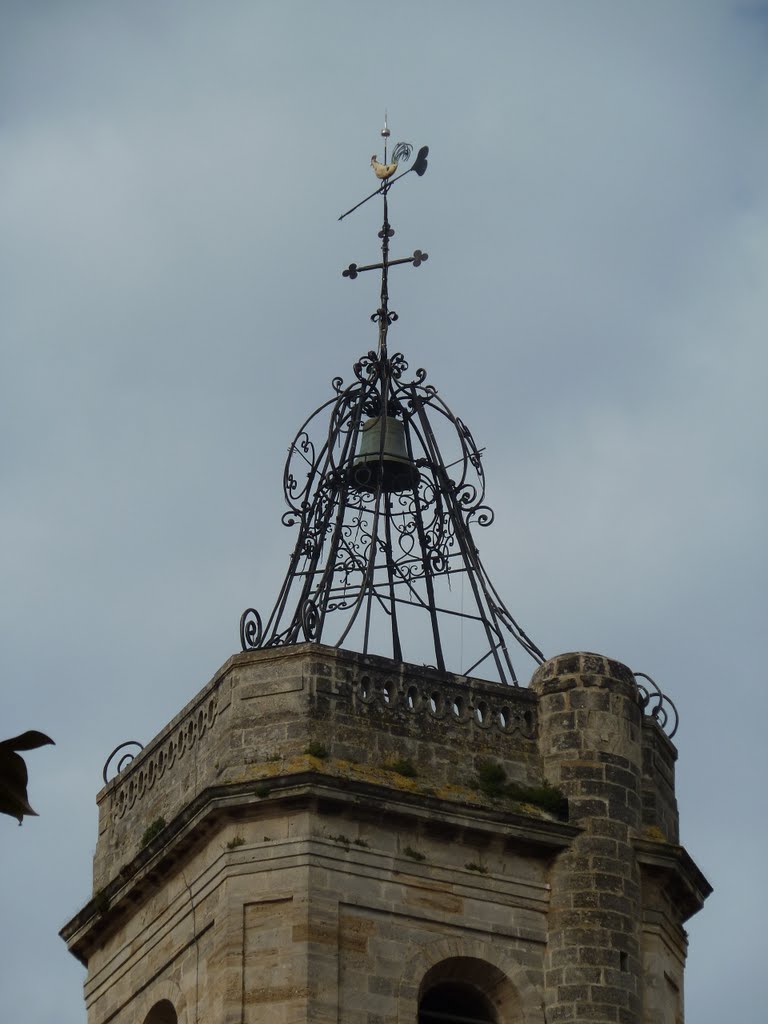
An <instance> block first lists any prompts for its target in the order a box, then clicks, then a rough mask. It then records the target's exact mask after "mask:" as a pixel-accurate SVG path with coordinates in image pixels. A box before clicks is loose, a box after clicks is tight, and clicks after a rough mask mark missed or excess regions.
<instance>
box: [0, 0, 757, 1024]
mask: <svg viewBox="0 0 768 1024" xmlns="http://www.w3.org/2000/svg"><path fill="white" fill-rule="evenodd" d="M767 30H768V5H766V4H764V3H749V2H736V0H734V2H730V3H729V2H726V0H722V2H714V0H712V2H706V0H666V2H648V0H642V2H641V0H637V2H634V0H627V2H625V3H605V2H598V0H536V2H533V0H531V2H510V0H507V2H498V3H496V2H483V3H474V4H470V3H468V2H465V3H457V2H446V0H442V2H436V0H433V2H425V0H421V2H417V0H411V2H409V3H404V2H401V0H392V2H391V3H389V4H386V5H382V4H378V3H377V4H373V3H368V2H362V0H358V2H355V3H352V2H349V3H344V2H338V0H336V2H326V3H323V4H316V3H310V2H293V3H290V2H285V3H276V2H256V0H252V2H246V0H228V2H227V3H214V2H191V0H189V2H183V3H182V2H165V3H162V4H161V3H151V2H145V0H133V2H131V3H118V2H108V0H100V2H97V0H89V2H85V0H83V2H76V0H69V2H66V3H60V2H44V0H37V2H34V3H29V2H24V0H3V2H0V104H1V106H0V310H2V313H0V317H1V319H0V329H1V331H2V333H1V335H0V338H1V340H2V371H0V537H1V538H2V541H1V542H0V574H1V578H2V581H3V586H2V592H1V593H0V602H1V605H0V610H1V613H0V630H2V638H1V640H0V666H1V671H2V676H1V678H2V684H3V687H4V693H5V700H4V703H3V708H4V710H3V717H2V727H1V728H0V733H1V734H2V736H3V737H4V736H9V735H13V734H14V733H16V732H20V731H22V730H24V729H27V728H37V729H41V730H43V731H45V732H48V733H49V734H50V735H51V736H53V737H54V738H55V740H56V743H57V746H55V747H46V748H43V749H42V750H39V751H35V752H32V753H30V754H29V755H28V758H27V760H28V764H29V766H30V774H31V784H30V799H31V802H32V804H33V806H34V807H35V808H36V809H37V810H38V811H39V812H40V817H39V818H37V819H28V820H27V821H26V822H25V825H24V827H23V828H22V829H18V828H17V827H16V826H15V823H14V822H13V821H12V820H11V819H10V818H3V819H2V820H0V830H2V832H3V839H2V846H1V847H0V858H1V863H2V867H3V871H2V877H3V880H4V881H3V886H2V893H1V894H0V907H2V914H1V916H2V920H3V922H4V928H3V930H2V938H0V950H1V953H0V993H2V1005H3V1010H2V1015H3V1017H4V1018H7V1019H8V1020H18V1021H23V1022H24V1024H51V1022H53V1021H56V1022H57V1024H83V1022H84V1021H85V1010H84V1005H83V1002H82V994H81V985H82V981H83V978H84V972H83V970H82V969H81V967H80V965H79V964H77V963H76V961H75V960H74V959H72V958H71V957H69V955H68V954H67V952H66V949H65V947H64V945H63V943H62V942H61V940H60V939H59V938H58V936H57V932H58V929H59V928H60V927H61V926H62V924H63V923H64V922H65V921H66V920H67V919H68V918H69V917H70V916H72V915H73V914H74V913H75V912H76V911H77V910H78V909H79V908H80V907H81V906H82V905H83V904H84V903H85V902H86V900H87V899H88V897H89V895H90V881H91V880H90V870H91V863H90V860H91V855H92V852H93V848H94V846H95V841H96V811H95V800H94V798H95V794H96V792H97V790H98V789H99V787H100V785H101V767H102V764H103V761H104V757H105V756H106V754H107V753H108V752H109V751H110V750H111V749H112V748H113V747H114V746H115V745H116V744H117V743H119V742H121V741H122V740H124V739H130V738H135V739H139V740H142V741H144V742H146V741H148V740H149V739H150V738H151V737H152V736H153V735H154V734H155V733H156V732H157V731H158V730H159V729H160V728H162V726H163V725H164V724H165V723H166V722H167V721H168V720H169V719H170V718H171V717H172V716H173V715H174V714H175V713H176V711H177V710H179V708H180V707H181V706H182V705H183V704H184V703H185V702H186V701H187V700H189V698H190V697H191V696H192V695H193V694H194V693H195V692H196V691H197V690H198V689H199V688H200V687H201V686H202V685H203V684H204V683H205V682H206V681H207V680H208V678H209V677H210V676H211V675H212V674H213V672H214V671H215V670H216V668H217V667H218V666H219V665H220V664H221V663H223V662H224V661H225V660H226V658H227V657H228V656H229V655H230V654H231V653H233V652H234V651H235V649H236V648H237V647H238V639H237V626H238V619H239V615H240V612H241V611H242V609H243V608H244V607H245V606H246V605H250V604H254V605H256V606H257V607H260V608H264V609H266V608H267V607H268V606H269V605H270V604H271V602H272V600H273V599H274V597H275V595H276V593H277V589H278V587H279V585H280V582H281V579H282V575H283V572H284V570H285V567H286V564H287V559H288V554H289V551H290V548H291V545H292V534H291V533H290V532H289V531H288V530H286V529H285V528H284V527H283V526H282V525H281V523H280V515H281V514H282V511H283V505H282V491H281V478H282V462H283V458H284V455H285V451H286V448H287V445H288V443H289V441H290V439H291V437H292V436H293V432H294V431H295V429H296V428H297V427H298V425H299V424H300V423H301V422H302V420H303V419H304V417H305V416H306V415H307V414H308V413H309V412H310V411H311V410H312V409H313V408H314V407H315V406H317V405H319V404H320V403H321V402H322V401H324V400H325V399H326V398H327V397H329V395H330V380H331V378H332V377H334V376H335V375H337V374H341V375H343V376H344V377H345V378H347V379H348V378H349V375H350V369H351V364H352V362H354V361H355V360H356V359H357V358H358V357H359V356H360V355H361V354H362V353H363V352H365V351H367V350H368V349H369V348H370V347H372V346H373V345H374V343H375V333H374V331H373V329H372V327H371V324H370V322H369V320H368V317H369V314H370V312H372V310H373V309H375V308H376V304H377V297H376V294H375V285H374V284H373V283H372V282H371V281H368V280H365V279H363V278H361V279H358V281H356V282H354V283H350V282H348V281H345V280H343V279H342V277H341V274H340V271H341V269H342V268H343V267H345V266H347V265H348V264H349V263H350V262H352V261H355V262H360V263H363V262H366V261H368V259H369V258H371V257H373V256H374V254H375V251H376V244H377V239H376V232H377V230H378V227H379V224H378V218H379V211H378V210H377V209H375V208H374V204H369V206H367V207H364V208H363V209H362V210H360V211H359V212H358V213H357V214H356V215H355V216H353V217H350V218H349V219H348V220H345V221H344V222H342V223H341V224H339V223H338V222H337V220H336V218H337V216H338V215H339V213H341V212H342V211H343V210H345V209H347V208H348V207H349V206H351V205H352V204H353V203H354V202H355V201H357V200H358V199H359V198H362V196H364V195H365V194H366V193H367V192H368V191H369V190H371V189H372V188H373V187H374V185H373V179H372V176H371V173H370V169H369V167H368V161H369V158H370V154H371V153H372V152H373V151H374V149H376V148H377V144H378V143H379V142H380V139H379V137H378V132H379V129H380V127H381V122H382V115H383V111H384V108H385V107H387V108H388V109H389V114H390V122H391V126H392V129H393V137H394V138H395V139H407V140H408V141H411V142H412V143H414V144H415V145H421V144H425V143H426V144H429V146H430V167H429V171H428V173H427V175H426V176H425V177H424V178H423V179H420V180H417V179H416V178H415V177H414V178H412V179H409V181H408V183H407V187H405V184H404V186H403V187H402V189H401V190H400V192H399V193H393V200H392V210H391V213H392V220H393V224H394V226H395V228H396V231H397V235H396V238H395V244H396V245H397V246H400V247H402V249H403V251H404V252H406V253H408V252H411V251H412V250H413V249H414V248H416V247H419V248H422V249H425V250H427V251H428V252H429V254H430V260H429V263H428V264H427V265H425V266H424V267H422V268H421V269H420V270H419V271H418V272H411V271H403V272H402V273H401V274H400V275H398V277H397V280H396V281H394V282H393V284H392V289H391V291H392V301H393V305H394V307H395V308H396V309H397V311H398V313H399V314H400V320H399V322H398V323H397V325H396V327H395V328H393V332H392V334H391V335H390V340H391V344H392V347H393V348H398V349H402V350H403V351H404V352H405V353H406V355H407V356H408V358H409V361H410V364H411V366H412V367H414V368H415V367H417V366H425V367H427V369H428V370H429V374H430V381H431V382H432V383H433V384H435V385H436V386H437V387H438V389H439V391H440V393H441V395H442V396H443V397H444V398H445V399H446V401H447V402H448V403H449V405H450V406H451V407H452V409H453V410H454V411H455V412H456V413H457V414H458V415H459V416H461V417H462V418H463V419H464V420H465V421H466V422H467V423H468V424H469V425H470V427H471V428H472V430H473V433H474V435H475V437H476V439H477V441H478V444H480V445H485V446H486V448H487V451H486V456H485V468H486V473H487V476H488V482H489V500H490V503H491V504H492V506H493V507H494V509H495V511H496V522H495V524H494V526H493V527H491V528H490V529H489V530H488V531H486V532H483V533H482V536H480V537H478V541H479V543H480V546H481V552H482V555H483V559H484V562H485V565H486V567H487V568H488V570H489V573H490V575H491V578H492V580H493V581H494V583H495V585H496V586H497V588H498V589H499V591H500V592H501V593H502V595H503V596H504V598H505V601H506V603H507V604H508V606H509V607H510V609H511V611H512V612H513V614H515V615H516V617H518V618H519V620H520V621H521V623H522V624H523V626H524V627H525V629H526V630H527V632H528V633H529V634H530V635H531V636H532V637H533V638H534V640H535V641H536V642H537V643H538V645H539V646H540V647H542V648H543V650H544V651H545V653H546V654H547V655H552V654H556V653H560V652H563V651H567V650H585V649H587V650H589V649H591V650H597V651H600V652H603V653H605V654H608V655H611V656H613V657H616V658H618V659H620V660H621V661H624V662H625V663H627V664H629V665H630V666H631V667H632V668H633V669H635V670H636V671H645V672H648V673H650V674H651V675H652V676H653V677H654V678H655V679H656V680H657V681H658V682H659V683H660V685H661V686H662V688H663V689H664V690H665V691H667V692H668V693H669V694H670V696H671V697H672V698H673V699H674V700H675V702H676V704H677V706H678V708H679V709H680V712H681V718H682V724H681V727H680V731H679V733H678V736H677V737H676V742H677V744H678V747H679V750H680V761H679V765H678V799H679V803H680V808H681V825H682V838H683V842H684V843H685V845H686V847H687V848H688V850H689V852H690V853H691V854H692V856H693V857H694V859H695V860H696V861H697V863H698V864H699V866H700V867H701V868H702V870H703V871H704V873H705V874H706V875H707V876H708V877H709V879H710V881H711V882H712V883H713V884H714V886H715V893H714V895H713V896H712V897H711V899H710V900H709V902H708V904H707V906H706V908H705V910H704V912H703V913H702V914H701V915H700V916H699V917H697V918H695V919H694V920H692V921H691V923H690V936H691V948H690V958H689V966H688V971H687V983H686V989H687V991H686V1002H687V1019H688V1021H689V1022H690V1024H721V1022H722V1021H723V1020H724V1019H733V1020H739V1021H740V1022H743V1024H749V1022H755V1024H757V1022H759V1021H762V1020H763V1019H764V1014H765V1010H764V1000H763V997H762V986H761V985H760V983H759V979H760V978H761V976H762V963H763V959H764V951H765V941H764V923H765V919H766V914H767V913H768V906H766V899H765V884H764V870H765V848H766V839H767V838H768V837H767V836H766V831H767V829H768V826H766V814H765V811H766V800H765V792H764V788H765V787H764V781H763V780H764V776H765V772H766V754H765V750H766V745H765V739H764V721H765V716H766V713H767V712H768V697H767V696H766V681H765V675H764V671H763V657H762V655H760V650H761V649H762V642H763V634H764V622H765V580H766V568H767V567H766V558H765V549H766V545H765V523H766V459H765V437H766V402H765V397H764V396H765V390H766V378H767V376H768V375H767V373H766V360H767V357H766V342H765V325H766V322H768V298H767V297H766V296H767V292H766V287H765V281H766V273H767V272H768V134H767V133H766V120H767V117H766V115H767V114H768V31H767ZM531 667H532V666H530V665H525V664H523V663H521V659H518V670H519V672H520V674H521V675H522V676H523V677H524V678H527V677H528V676H529V674H530V671H531Z"/></svg>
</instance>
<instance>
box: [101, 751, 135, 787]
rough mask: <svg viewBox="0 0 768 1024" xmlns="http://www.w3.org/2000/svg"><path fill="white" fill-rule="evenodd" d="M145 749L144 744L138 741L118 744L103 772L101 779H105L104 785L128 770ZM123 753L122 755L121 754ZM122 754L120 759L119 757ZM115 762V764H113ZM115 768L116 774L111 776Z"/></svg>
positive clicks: (107, 760) (105, 763)
mask: <svg viewBox="0 0 768 1024" xmlns="http://www.w3.org/2000/svg"><path fill="white" fill-rule="evenodd" d="M143 749H144V744H143V743H139V741H138V740H126V741H125V743H120V744H118V745H117V746H116V747H115V749H114V750H113V751H112V753H111V754H110V755H109V757H108V758H107V759H106V761H105V762H104V767H103V769H102V772H101V777H102V778H103V779H104V785H105V786H106V785H107V783H108V782H110V781H111V780H112V779H114V778H115V776H116V775H119V774H120V772H121V771H122V770H123V769H124V768H127V767H128V765H129V764H130V763H131V761H133V759H134V758H135V757H136V756H137V754H140V753H141V751H142V750H143ZM121 751H122V753H120V752H121ZM118 754H120V756H119V757H118V756H117V755H118ZM113 762H115V763H114V764H113ZM113 768H114V774H110V773H111V771H112V769H113Z"/></svg>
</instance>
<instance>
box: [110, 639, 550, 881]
mask: <svg viewBox="0 0 768 1024" xmlns="http://www.w3.org/2000/svg"><path fill="white" fill-rule="evenodd" d="M536 713H537V701H536V698H535V696H534V695H533V694H532V693H530V692H529V691H527V690H523V689H519V688H516V687H509V686H503V685H500V684H497V683H489V682H483V681H482V680H476V679H469V678H467V677H464V676H456V675H450V674H447V673H438V672H436V671H435V670H432V669H429V668H424V667H422V668H420V667H418V666H414V665H406V664H401V663H397V664H395V663H393V662H391V661H389V660H388V659H384V658H376V657H365V656H363V655H359V654H355V653H352V652H347V651H340V650H337V649H335V648H329V647H324V646H322V645H319V644H303V645H299V646H295V647H289V648H279V649H267V650H262V651H254V652H248V653H244V654H239V655H235V656H234V657H233V658H230V659H229V661H228V662H226V664H225V665H224V666H223V667H222V668H221V670H220V671H219V672H218V673H217V674H216V675H215V676H214V678H213V679H212V680H211V681H210V683H208V685H207V686H206V687H204V688H203V690H202V691H201V692H200V693H199V694H198V695H197V697H195V699H194V700H193V701H191V702H190V703H189V704H188V705H187V706H186V707H185V708H184V709H183V710H182V711H181V712H180V714H178V715H177V716H176V717H175V718H174V719H173V721H172V722H170V723H169V725H168V726H167V727H166V728H165V729H164V730H163V731H162V732H161V733H159V734H158V735H157V736H156V737H155V738H154V739H153V740H152V741H151V742H150V743H148V744H147V745H146V747H145V748H144V749H143V750H142V751H141V753H140V754H139V755H138V756H137V757H136V758H135V759H134V760H133V761H132V762H131V763H130V764H129V765H128V766H127V767H125V768H124V770H123V771H122V772H120V774H119V775H117V777H116V778H115V779H113V780H112V781H111V782H110V783H109V784H108V785H107V786H106V787H105V788H104V789H103V790H102V791H101V792H100V793H99V795H98V798H97V799H98V804H99V841H98V845H97V848H96V854H95V858H94V891H98V890H100V889H102V888H103V887H104V886H105V885H107V884H108V883H109V882H110V880H111V879H113V878H114V877H115V876H116V875H117V874H118V873H119V871H120V870H121V868H122V867H123V866H124V865H125V864H126V863H127V862H128V861H129V860H131V858H133V857H134V856H135V855H136V854H137V852H138V851H139V850H140V849H141V847H142V843H143V842H144V841H145V838H146V835H147V830H148V829H150V828H154V830H155V831H159V830H160V829H161V828H162V825H163V824H165V825H167V824H169V823H170V822H171V821H172V820H173V818H174V817H176V816H177V815H178V814H179V813H180V812H181V811H182V809H183V808H185V807H186V806H188V805H189V804H190V803H191V802H192V801H194V800H195V799H196V797H198V796H199V795H200V794H201V793H202V792H204V791H205V790H206V789H208V788H210V787H219V786H222V785H233V786H235V785H240V784H242V783H247V782H252V783H253V784H254V785H255V786H256V785H259V784H260V783H262V782H264V781H265V780H270V779H271V778H273V777H275V776H276V775H281V776H284V775H290V774H295V773H298V772H304V771H306V770H307V769H308V768H309V767H311V768H313V770H315V771H317V772H318V773H326V774H330V775H334V776H336V777H339V776H343V775H347V776H348V777H349V778H350V779H356V780H358V781H373V782H378V783H379V784H382V785H393V784H399V785H401V786H403V785H405V784H406V783H405V782H404V780H406V781H407V775H398V774H397V773H395V774H394V775H393V773H392V771H391V770H388V768H389V769H391V767H392V766H393V765H398V764H399V765H400V766H401V767H402V768H404V770H405V771H406V772H407V771H408V770H409V769H410V768H411V767H412V768H413V771H414V772H415V773H416V774H417V775H418V779H419V784H420V785H421V786H422V787H427V788H430V789H431V790H433V791H436V792H440V793H442V794H443V795H444V796H450V791H451V788H453V789H455V790H462V791H463V790H464V789H466V787H467V782H468V780H469V779H471V778H472V776H473V774H474V772H475V771H476V769H477V766H478V764H479V763H480V762H482V761H483V759H493V760H494V761H496V762H498V763H499V764H501V765H502V766H503V767H504V770H505V772H506V774H507V775H508V777H509V778H510V779H513V780H516V781H518V782H520V783H522V784H531V783H538V782H540V781H541V766H540V762H539V758H538V752H537V746H536V742H535V739H536ZM308 759H309V760H308ZM310 761H311V764H310ZM465 795H466V794H465Z"/></svg>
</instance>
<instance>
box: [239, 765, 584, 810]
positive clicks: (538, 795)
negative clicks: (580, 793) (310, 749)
mask: <svg viewBox="0 0 768 1024" xmlns="http://www.w3.org/2000/svg"><path fill="white" fill-rule="evenodd" d="M404 766H407V767H406V772H405V773H404V772H403V771H402V770H401V769H402V768H403V767H404ZM499 769H500V770H501V772H502V773H503V777H502V776H499V771H498V770H499ZM411 771H412V772H413V774H411ZM305 772H315V773H317V774H318V775H322V776H325V777H327V778H336V779H345V780H348V781H350V782H364V783H368V784H372V785H376V786H381V787H382V788H385V789H389V790H396V791H399V792H403V793H412V794H420V795H422V796H425V797H435V798H437V799H439V800H447V801H450V802H452V803H457V804H462V805H470V806H472V805H474V806H475V807H497V808H498V806H499V803H500V802H503V805H504V807H505V808H506V809H508V810H510V811H515V812H516V813H518V814H522V815H525V816H526V817H532V818H540V819H542V818H543V819H550V820H551V819H552V818H556V819H559V820H565V819H566V818H567V803H566V801H565V798H564V797H563V795H562V793H560V791H559V790H557V789H554V788H553V787H551V786H546V785H544V786H524V785H521V784H519V783H515V782H509V781H507V777H506V772H505V771H504V769H503V767H502V766H501V765H498V766H494V769H493V770H492V771H491V772H490V776H489V777H490V779H491V781H490V783H489V782H488V781H487V780H486V783H485V784H483V783H482V781H481V778H480V776H479V775H478V777H477V778H474V779H467V781H466V782H465V783H444V784H442V785H441V784H440V782H439V781H438V780H435V779H434V778H431V777H430V775H429V773H424V774H422V772H421V771H420V770H417V769H416V768H414V767H413V765H412V762H411V761H410V760H409V761H407V762H406V761H403V760H397V759H389V760H386V761H384V762H383V763H381V764H363V763H360V762H358V761H347V760H344V759H341V758H333V757H327V756H326V757H318V756H314V755H312V754H310V753H302V754H296V755H294V756H292V757H286V758H284V759H274V760H272V759H271V760H269V761H262V762H260V763H256V764H252V765H250V766H249V767H248V769H247V770H246V771H243V772H239V773H238V774H237V775H236V776H233V777H231V778H230V779H229V780H228V781H229V782H232V783H243V782H249V781H250V782H253V783H254V784H255V787H256V791H257V794H258V795H259V796H266V795H268V794H269V792H270V786H269V783H270V782H271V781H272V780H275V779H279V778H286V777H290V776H291V775H301V774H304V773H305Z"/></svg>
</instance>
